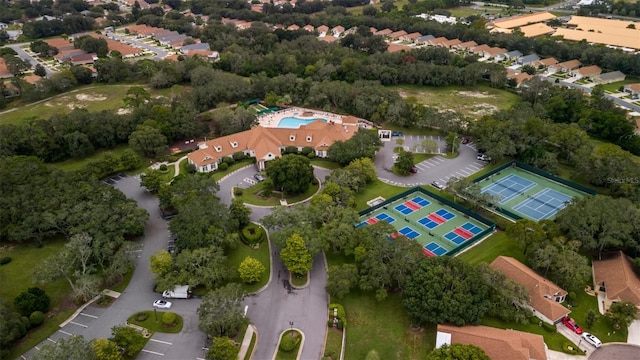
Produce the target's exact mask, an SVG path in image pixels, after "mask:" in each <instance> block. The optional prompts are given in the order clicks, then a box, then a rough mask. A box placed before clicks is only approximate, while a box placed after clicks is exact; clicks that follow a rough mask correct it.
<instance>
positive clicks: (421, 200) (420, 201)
mask: <svg viewBox="0 0 640 360" xmlns="http://www.w3.org/2000/svg"><path fill="white" fill-rule="evenodd" d="M411 201H413V202H414V203H416V204H418V205H420V206H421V207H425V206H427V205H429V204H431V202H430V201H429V200H427V199H425V198H423V197H421V196H416V197H414V198H413V199H411Z"/></svg>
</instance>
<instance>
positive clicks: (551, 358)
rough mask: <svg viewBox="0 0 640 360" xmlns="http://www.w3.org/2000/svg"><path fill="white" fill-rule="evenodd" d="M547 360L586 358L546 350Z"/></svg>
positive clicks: (580, 359)
mask: <svg viewBox="0 0 640 360" xmlns="http://www.w3.org/2000/svg"><path fill="white" fill-rule="evenodd" d="M547 359H548V360H585V359H587V357H585V356H581V355H569V354H565V353H563V352H560V351H554V350H548V349H547Z"/></svg>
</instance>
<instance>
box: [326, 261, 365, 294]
mask: <svg viewBox="0 0 640 360" xmlns="http://www.w3.org/2000/svg"><path fill="white" fill-rule="evenodd" d="M327 275H328V279H327V286H326V289H327V292H328V293H329V295H331V296H332V297H336V298H338V299H341V298H343V297H344V296H345V295H347V294H349V292H351V289H353V288H354V287H356V286H357V285H358V268H357V267H356V265H354V264H342V265H332V266H329V270H328V271H327Z"/></svg>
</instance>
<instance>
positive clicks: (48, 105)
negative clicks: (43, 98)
mask: <svg viewBox="0 0 640 360" xmlns="http://www.w3.org/2000/svg"><path fill="white" fill-rule="evenodd" d="M44 106H46V107H53V104H52V103H50V102H48V101H47V102H46V103H44Z"/></svg>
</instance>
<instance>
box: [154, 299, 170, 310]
mask: <svg viewBox="0 0 640 360" xmlns="http://www.w3.org/2000/svg"><path fill="white" fill-rule="evenodd" d="M153 307H156V308H158V309H171V301H166V300H156V301H154V302H153Z"/></svg>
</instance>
